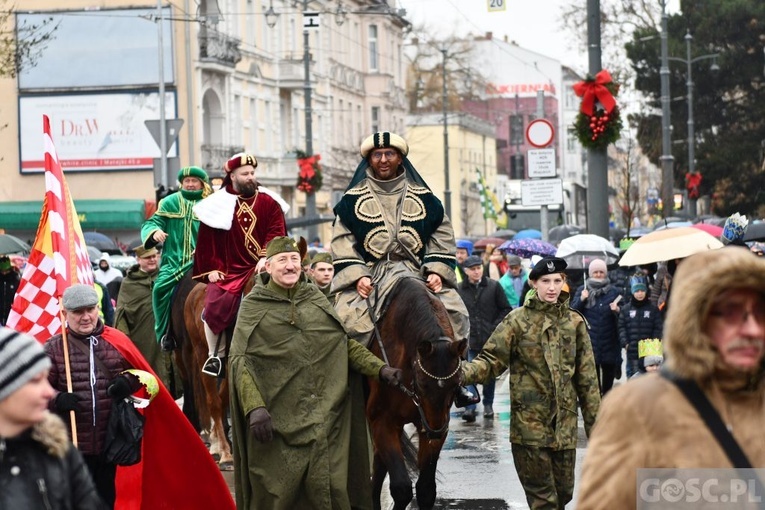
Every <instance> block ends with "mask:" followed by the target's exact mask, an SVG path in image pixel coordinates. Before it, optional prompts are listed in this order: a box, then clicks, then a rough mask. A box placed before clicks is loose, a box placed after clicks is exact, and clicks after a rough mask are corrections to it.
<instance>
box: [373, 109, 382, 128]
mask: <svg viewBox="0 0 765 510" xmlns="http://www.w3.org/2000/svg"><path fill="white" fill-rule="evenodd" d="M378 131H380V107H379V106H373V107H372V132H373V133H377V132H378Z"/></svg>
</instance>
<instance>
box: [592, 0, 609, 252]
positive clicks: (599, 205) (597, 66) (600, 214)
mask: <svg viewBox="0 0 765 510" xmlns="http://www.w3.org/2000/svg"><path fill="white" fill-rule="evenodd" d="M587 46H588V48H589V51H588V53H589V72H590V75H592V76H595V75H596V74H597V73H599V72H600V70H601V69H602V64H601V56H600V53H601V52H600V0H587ZM587 174H588V178H587V182H588V190H587V231H588V232H589V233H590V234H595V235H599V236H601V237H605V238H606V239H608V160H607V158H606V149H592V148H591V149H588V150H587Z"/></svg>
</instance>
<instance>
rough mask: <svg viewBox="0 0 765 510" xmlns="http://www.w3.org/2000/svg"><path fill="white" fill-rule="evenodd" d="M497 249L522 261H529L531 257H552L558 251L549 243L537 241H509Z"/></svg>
mask: <svg viewBox="0 0 765 510" xmlns="http://www.w3.org/2000/svg"><path fill="white" fill-rule="evenodd" d="M499 249H500V250H502V251H503V252H505V253H508V254H510V255H518V256H519V257H521V258H524V259H530V258H531V256H532V255H541V256H543V257H552V256H553V255H555V252H556V251H557V250H558V249H557V248H556V247H555V246H553V245H552V244H550V243H546V242H544V241H541V240H539V239H511V240H510V241H505V242H504V243H502V244H501V245H500V246H499Z"/></svg>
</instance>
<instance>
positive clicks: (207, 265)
mask: <svg viewBox="0 0 765 510" xmlns="http://www.w3.org/2000/svg"><path fill="white" fill-rule="evenodd" d="M257 166H258V161H257V160H256V159H255V156H253V155H251V154H244V153H240V154H236V155H234V156H233V157H232V158H231V159H229V160H228V161H227V162H226V164H225V166H224V170H225V171H226V177H225V178H224V180H223V184H222V186H221V189H220V190H219V191H217V192H216V193H213V194H212V195H210V196H209V197H207V198H206V199H204V200H202V201H200V202H199V203H198V204H197V205H196V206H195V207H194V213H195V214H196V215H197V217H198V218H199V221H200V225H199V236H198V238H197V250H196V252H195V253H194V273H193V275H194V278H195V279H197V280H199V281H202V282H204V283H207V284H208V289H207V292H206V293H205V309H204V318H203V320H204V330H205V337H206V339H207V345H208V359H207V361H206V362H205V365H204V367H203V368H202V372H204V373H205V374H208V375H212V376H219V375H220V373H221V370H222V368H223V362H222V361H221V358H222V357H225V347H224V349H223V352H222V353H221V352H220V351H219V348H220V343H221V334H222V333H223V332H224V331H225V330H226V328H227V327H228V326H229V325H231V324H233V322H234V319H235V318H236V314H237V311H238V310H239V302H240V301H241V299H242V290H243V289H244V286H245V284H246V283H247V281H248V280H249V279H250V277H251V276H252V275H253V273H255V272H260V270H261V269H262V268H263V266H264V265H265V254H266V245H267V244H268V242H269V241H270V240H271V239H273V238H274V237H277V236H283V235H285V234H286V232H287V231H286V226H285V220H284V212H283V211H282V207H281V206H280V203H279V202H278V201H277V200H276V199H275V198H274V197H273V195H272V194H270V193H269V192H267V191H266V190H264V189H263V188H261V187H259V186H258V182H257V181H256V180H255V168H257ZM285 205H286V204H285ZM224 344H225V342H224Z"/></svg>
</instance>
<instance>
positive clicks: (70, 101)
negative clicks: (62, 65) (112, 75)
mask: <svg viewBox="0 0 765 510" xmlns="http://www.w3.org/2000/svg"><path fill="white" fill-rule="evenodd" d="M43 115H47V116H48V117H49V118H50V126H51V135H52V137H53V141H54V143H55V144H56V149H57V151H58V156H59V158H60V159H61V165H62V167H63V168H64V170H69V171H99V172H103V171H124V170H152V169H153V167H154V158H158V157H160V150H159V147H158V146H157V143H156V142H155V141H154V139H153V138H152V136H151V134H150V133H149V130H148V129H147V128H146V125H145V124H144V121H145V120H157V119H159V93H158V92H156V91H154V92H150V91H133V92H115V93H105V94H77V95H50V96H22V97H19V145H20V147H19V149H20V150H19V152H20V154H21V173H22V174H25V173H36V172H43V171H44V169H45V160H44V154H45V148H44V147H43V143H44V140H43V134H42V118H43ZM175 117H176V95H175V92H166V94H165V118H166V119H174V118H175ZM177 155H178V147H177V143H174V144H173V145H172V146H171V147H170V150H169V151H168V156H169V157H173V156H177Z"/></svg>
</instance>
